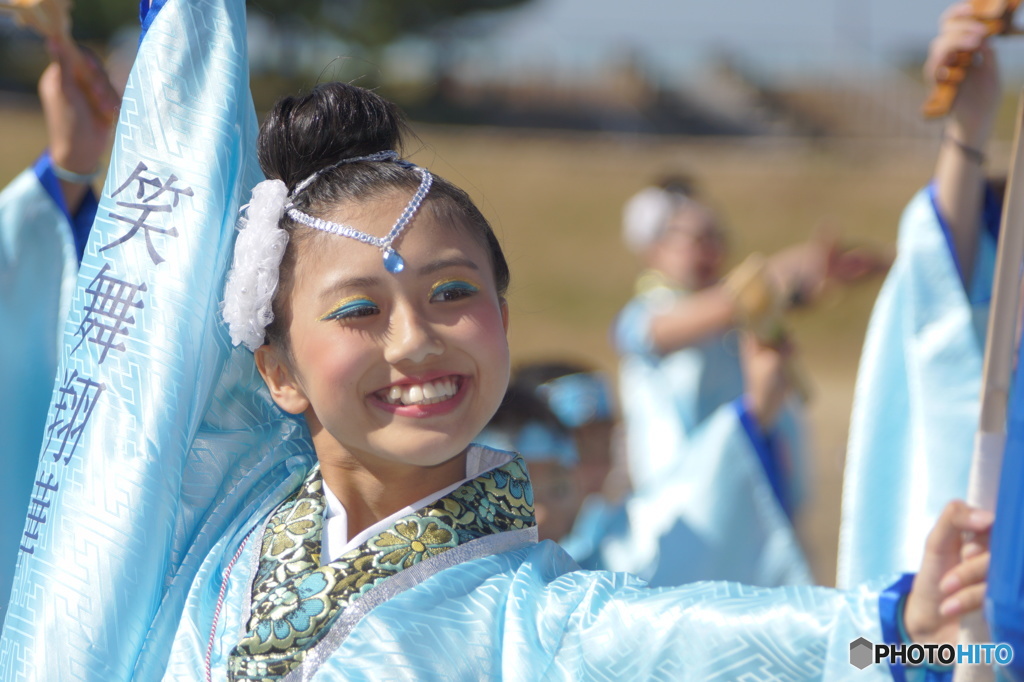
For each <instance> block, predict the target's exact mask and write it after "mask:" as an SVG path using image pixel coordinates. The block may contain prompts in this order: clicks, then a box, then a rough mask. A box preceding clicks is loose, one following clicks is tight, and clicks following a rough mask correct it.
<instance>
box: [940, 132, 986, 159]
mask: <svg viewBox="0 0 1024 682" xmlns="http://www.w3.org/2000/svg"><path fill="white" fill-rule="evenodd" d="M943 139H944V140H945V141H946V142H951V143H953V144H954V145H955V146H956V148H957V149H959V150H960V153H961V154H963V155H964V158H966V159H967V160H968V161H973V162H974V163H976V164H978V165H979V166H984V165H985V152H983V151H981V150H980V149H977V148H975V147H972V146H970V145H969V144H965V143H963V142H961V141H960V140H958V139H956V138H955V137H953V136H952V135H946V136H945V137H943Z"/></svg>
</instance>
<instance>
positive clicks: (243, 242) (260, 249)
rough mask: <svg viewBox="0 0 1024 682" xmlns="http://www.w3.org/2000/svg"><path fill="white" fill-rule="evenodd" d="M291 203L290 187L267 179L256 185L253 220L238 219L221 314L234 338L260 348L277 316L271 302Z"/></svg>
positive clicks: (249, 211) (251, 211)
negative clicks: (282, 225)
mask: <svg viewBox="0 0 1024 682" xmlns="http://www.w3.org/2000/svg"><path fill="white" fill-rule="evenodd" d="M288 204H289V201H288V188H287V187H286V186H285V184H284V182H282V181H281V180H264V181H263V182H261V183H259V184H258V185H256V186H255V187H253V188H252V200H251V201H250V202H249V204H248V205H247V206H243V207H242V208H243V209H247V217H248V220H245V219H240V220H239V225H240V226H239V233H238V237H237V238H236V239H235V255H234V261H233V262H232V263H231V272H229V273H228V281H227V285H226V286H225V287H224V304H223V309H222V315H223V317H224V322H226V323H227V325H228V331H229V332H230V334H231V343H232V344H233V345H235V346H237V345H238V344H240V343H244V344H245V346H246V347H247V348H248V349H249V350H251V351H253V352H255V351H256V349H257V348H259V347H260V346H262V345H263V343H264V341H265V339H266V327H267V325H268V324H270V323H271V322H273V321H274V311H273V310H272V305H273V302H274V294H275V293H276V292H277V282H278V274H279V272H280V267H281V259H282V258H283V257H284V250H285V246H287V245H288V233H287V232H286V231H284V230H282V229H281V228H280V227H278V224H279V223H280V222H281V216H282V215H284V211H285V209H286V208H287V206H288Z"/></svg>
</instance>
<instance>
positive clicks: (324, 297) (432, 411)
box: [257, 192, 509, 471]
mask: <svg viewBox="0 0 1024 682" xmlns="http://www.w3.org/2000/svg"><path fill="white" fill-rule="evenodd" d="M408 199H409V198H408V196H406V195H405V193H402V192H396V193H393V194H391V195H389V196H388V197H387V198H384V199H376V200H371V201H369V202H365V203H361V204H345V205H342V206H339V207H338V208H337V209H336V211H335V212H334V213H333V214H331V215H329V216H327V217H328V218H329V219H331V220H333V221H335V222H339V223H343V224H348V225H352V226H355V227H356V229H359V230H362V231H363V232H366V233H368V234H371V235H373V236H383V235H385V234H387V232H388V231H389V230H390V229H391V226H392V225H393V224H394V222H395V220H396V218H397V217H398V215H399V214H400V213H401V212H402V210H403V209H404V208H405V205H406V203H407V202H408ZM394 246H395V247H397V250H398V251H399V253H400V254H401V256H402V258H403V259H404V260H405V269H404V270H403V271H402V272H399V273H397V274H392V273H389V272H388V271H387V270H385V269H384V265H383V262H382V260H381V252H380V250H379V249H377V248H375V247H373V246H370V245H367V244H363V243H360V242H357V241H355V240H353V239H349V238H346V237H337V236H330V237H327V238H319V239H310V240H307V241H305V242H303V243H302V244H301V245H300V249H301V250H300V252H299V253H298V259H297V265H296V269H295V277H294V284H293V288H292V291H291V295H290V299H289V305H290V313H291V319H290V322H289V324H288V328H287V333H288V339H289V343H290V347H291V353H290V356H289V354H288V353H287V352H286V351H284V350H283V349H280V348H274V347H268V346H264V347H263V348H261V349H260V350H259V351H258V353H261V354H263V356H264V357H263V358H262V359H260V358H259V357H258V359H257V362H258V364H259V365H260V371H261V373H263V375H264V378H265V379H267V383H268V386H270V388H271V392H272V394H273V395H274V399H275V401H276V402H277V403H278V405H280V406H281V407H282V408H283V409H285V410H286V411H288V412H291V413H293V414H298V413H304V414H305V416H306V419H307V422H308V423H309V426H310V430H311V432H312V435H313V440H314V444H315V446H316V449H317V455H318V457H319V458H320V459H321V461H322V462H323V461H324V458H325V457H327V458H330V459H331V460H332V461H335V462H338V463H342V464H346V465H356V466H362V467H364V468H369V469H374V470H381V467H384V469H385V470H386V469H388V468H389V467H390V468H392V470H393V468H394V467H399V468H402V469H403V470H406V471H408V470H407V469H405V468H406V467H433V466H436V465H439V464H443V463H445V462H448V461H449V460H451V459H452V458H454V457H456V456H457V455H459V454H460V453H462V452H463V450H464V449H465V448H466V446H467V445H468V444H469V443H470V441H471V440H472V439H473V438H474V437H475V436H476V435H477V434H478V433H479V432H480V430H481V429H483V427H484V425H485V424H486V423H487V421H488V420H489V419H490V418H491V416H492V415H493V414H494V412H495V410H497V408H498V405H499V404H500V402H501V399H502V396H503V395H504V393H505V388H506V386H507V384H508V376H509V351H508V342H507V337H506V332H507V328H508V308H507V306H506V303H505V301H504V299H503V298H501V297H499V295H498V293H497V291H496V288H495V284H494V275H493V272H492V267H491V261H490V258H489V255H488V252H487V250H486V249H485V248H484V246H482V245H481V244H480V243H479V242H478V241H477V240H476V239H474V238H473V237H472V236H471V235H470V234H469V233H468V232H467V231H465V230H463V229H460V228H459V227H456V226H452V225H447V224H441V223H439V222H438V220H437V219H436V218H435V217H434V215H433V213H432V211H430V210H429V208H428V207H427V206H424V207H423V209H421V210H420V211H419V212H418V213H417V215H416V217H415V218H414V220H413V222H412V223H411V224H410V225H409V226H408V227H407V228H406V230H405V231H404V232H403V233H402V236H401V237H400V238H399V240H398V241H397V242H396V243H395V245H394ZM336 458H340V459H336Z"/></svg>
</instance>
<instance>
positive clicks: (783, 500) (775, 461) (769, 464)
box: [732, 396, 793, 520]
mask: <svg viewBox="0 0 1024 682" xmlns="http://www.w3.org/2000/svg"><path fill="white" fill-rule="evenodd" d="M732 405H733V408H735V410H736V415H737V416H738V417H739V419H740V424H742V425H743V430H744V431H746V433H747V437H748V438H749V439H750V444H751V445H752V446H754V452H756V453H757V458H758V459H759V460H760V461H761V466H762V467H763V468H764V475H765V477H766V478H767V479H768V483H769V484H770V485H771V487H772V492H774V493H775V499H776V500H778V502H779V506H780V507H782V511H784V512H785V513H786V516H787V517H788V518H789V519H790V520H792V518H793V510H792V509H791V508H790V504H789V500H788V499H787V498H788V496H787V495H786V485H785V480H784V477H783V471H782V462H781V461H780V460H781V457H780V455H781V453H780V452H779V443H778V438H777V437H776V434H774V433H765V432H764V431H763V430H762V429H761V425H760V424H758V423H757V419H756V418H755V417H754V414H753V413H752V412H751V411H750V407H749V406H748V405H747V400H746V396H740V397H739V398H736V399H735V400H733V402H732Z"/></svg>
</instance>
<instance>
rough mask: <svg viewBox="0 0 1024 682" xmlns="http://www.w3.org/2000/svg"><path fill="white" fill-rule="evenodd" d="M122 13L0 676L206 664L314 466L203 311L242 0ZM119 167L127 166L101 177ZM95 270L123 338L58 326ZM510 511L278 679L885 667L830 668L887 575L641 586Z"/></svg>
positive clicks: (415, 573) (246, 182)
mask: <svg viewBox="0 0 1024 682" xmlns="http://www.w3.org/2000/svg"><path fill="white" fill-rule="evenodd" d="M145 16H146V18H145V23H144V26H146V27H147V28H148V30H147V32H146V34H145V37H144V39H143V42H142V47H141V50H140V55H139V58H138V61H137V63H136V65H135V67H134V69H133V71H132V74H131V77H130V79H129V85H128V90H127V92H126V95H125V99H124V105H123V106H122V109H121V118H120V121H119V125H118V132H117V136H116V143H115V151H114V155H113V159H112V165H111V171H110V174H109V176H108V177H109V180H108V183H107V186H106V187H105V188H104V191H103V196H102V199H101V204H100V211H99V217H98V220H97V224H96V226H95V227H94V230H93V234H92V237H91V239H90V242H89V246H88V248H87V252H86V257H85V260H84V261H83V265H82V272H81V274H80V276H79V279H78V283H77V286H76V293H75V304H74V306H73V309H72V312H71V314H70V317H69V321H68V323H67V326H66V328H65V339H66V343H65V349H64V353H63V355H62V358H61V366H60V368H59V370H58V372H59V374H58V376H59V380H58V389H59V390H58V391H57V392H56V393H55V395H54V400H53V402H52V404H51V409H50V417H49V419H50V421H55V420H57V419H59V420H61V421H60V422H59V423H60V424H61V427H60V429H57V431H58V433H56V434H55V435H54V438H53V439H51V441H50V442H48V443H47V444H46V446H45V449H44V451H43V454H42V458H41V462H40V466H39V470H38V472H37V484H36V487H35V491H34V501H33V507H32V508H31V509H32V511H33V513H34V516H32V515H30V516H29V518H28V521H27V523H26V525H25V532H24V534H23V539H22V544H23V546H24V547H25V549H23V551H22V553H21V556H20V560H19V566H18V572H17V575H16V579H15V585H14V590H13V593H12V601H11V609H10V611H9V613H8V615H7V618H6V620H5V622H4V630H3V635H2V639H0V678H2V679H4V680H12V681H15V680H47V681H50V680H80V681H83V682H90V681H93V680H95V681H97V682H99V681H102V682H118V681H121V680H129V679H137V680H147V681H148V680H157V679H161V678H162V679H168V680H196V679H218V680H219V679H224V676H225V665H226V659H227V656H228V655H229V653H230V651H231V650H232V648H233V647H234V646H235V645H236V644H237V643H238V641H239V640H240V638H241V637H242V635H243V632H242V624H243V623H245V622H246V611H247V610H248V609H249V605H250V592H249V576H250V575H251V571H252V569H253V566H254V561H255V559H256V556H255V553H256V552H257V551H258V548H259V547H260V545H261V542H260V537H261V536H260V534H259V533H260V531H261V529H262V528H263V525H264V523H265V522H266V520H267V518H268V517H269V515H270V514H271V512H273V511H274V510H275V509H277V508H278V506H279V505H280V504H281V503H282V502H283V501H284V500H285V499H286V498H287V497H288V496H289V495H290V494H291V493H292V492H293V491H294V490H296V489H297V488H298V486H299V485H300V484H301V483H302V481H303V480H304V479H305V478H306V476H307V473H308V472H309V471H310V468H311V467H312V466H313V464H314V461H315V459H314V456H313V451H312V448H311V444H310V440H309V435H308V433H307V432H306V429H305V427H304V426H303V424H302V423H301V422H299V421H297V420H295V419H294V418H292V417H291V416H289V415H286V414H285V413H283V412H282V411H281V410H279V409H278V408H277V407H276V406H274V404H273V402H272V401H271V400H270V398H269V396H268V394H267V391H266V389H265V388H264V387H263V386H262V382H261V381H260V379H259V376H258V375H257V373H256V372H255V370H254V363H253V361H252V357H251V354H250V353H249V352H248V351H246V350H244V349H234V350H231V349H230V346H229V343H228V339H227V334H226V331H225V329H224V328H223V325H222V324H221V323H220V321H219V319H218V317H219V313H218V309H219V300H220V297H221V290H222V286H223V279H224V275H225V270H226V268H227V263H228V260H229V256H230V250H231V245H232V240H233V236H234V231H233V226H234V219H235V215H236V213H237V210H238V207H239V205H240V204H241V203H242V202H243V200H244V199H245V198H247V193H248V189H249V188H250V187H251V186H252V185H254V184H255V182H256V181H257V180H258V179H259V176H258V174H257V173H256V172H255V166H254V165H253V158H252V157H253V141H254V139H255V132H256V126H255V117H254V116H253V112H252V104H251V101H250V98H249V94H248V89H247V87H246V86H247V80H248V79H247V71H246V46H245V20H244V6H243V3H242V2H241V0H195V1H193V2H190V3H185V2H181V1H179V0H168V1H167V3H166V4H164V5H162V9H160V10H159V13H157V12H155V11H153V10H150V11H149V13H148V14H147V15H145ZM154 17H155V18H154ZM140 164H143V165H145V170H144V171H143V170H140ZM172 176H173V178H174V181H173V182H172ZM140 177H141V178H144V179H146V180H149V181H152V182H147V183H144V186H143V187H142V190H143V191H142V193H141V194H140V195H139V196H136V192H135V191H132V192H131V193H130V194H129V195H128V196H127V197H125V196H123V194H122V193H123V192H124V191H126V189H125V188H126V187H132V188H133V190H134V189H136V188H137V185H136V184H135V183H136V182H137V181H138V180H139V178H140ZM126 183H127V185H126ZM186 188H187V189H188V190H189V191H190V192H191V193H190V194H188V193H185V192H184V190H185V189H186ZM158 189H159V190H160V191H159V192H158V193H157V194H153V192H157V190H158ZM172 195H173V196H172ZM147 197H148V198H149V201H148V202H147V201H140V199H142V200H144V199H146V198H147ZM174 197H177V199H178V202H177V203H176V204H175V203H173V199H174ZM157 201H159V202H160V203H159V204H156V203H155V202H157ZM140 204H146V206H139V205H140ZM132 205H134V206H135V208H134V209H133V208H132ZM157 205H159V206H168V207H169V210H166V211H160V212H159V213H158V212H156V211H155V209H154V207H155V206H157ZM147 207H148V210H150V213H149V214H147V221H148V222H147V223H146V224H147V225H149V226H150V228H151V229H150V230H147V231H146V233H145V234H143V232H142V230H143V228H141V227H140V228H139V230H138V231H137V232H136V233H135V235H134V236H127V235H129V232H130V231H131V225H132V224H135V223H132V222H128V223H126V222H125V220H124V218H128V219H129V220H131V219H132V218H135V219H137V218H139V217H140V216H141V215H142V213H143V212H145V211H146V210H147ZM172 227H173V228H174V230H173V232H174V233H172V229H171V228H172ZM413 229H415V228H413ZM175 233H176V234H175ZM147 237H148V239H147ZM43 274H45V273H41V276H42V275H43ZM112 278H116V279H118V281H120V282H121V283H122V285H120V286H119V287H118V288H116V292H117V297H118V300H120V301H123V302H124V304H123V307H122V309H121V313H123V315H124V319H122V320H121V322H122V323H123V326H124V329H125V331H124V333H122V334H119V335H118V336H117V341H118V342H119V343H121V342H123V348H118V347H115V346H116V345H117V344H114V343H112V342H111V343H108V344H105V343H102V342H101V341H88V340H87V339H86V340H82V339H79V338H78V337H77V336H76V331H77V330H78V329H79V327H80V326H81V324H82V321H83V319H84V318H85V317H86V315H87V314H88V313H89V311H88V308H94V306H90V305H88V304H89V302H90V301H92V300H93V299H94V298H95V297H97V296H100V294H99V293H89V292H90V291H92V292H98V291H103V292H106V294H107V295H113V293H114V291H115V289H109V288H104V289H100V288H99V286H98V285H99V284H104V285H106V284H110V280H111V279H112ZM142 285H145V288H144V289H143V288H142ZM108 302H109V301H108ZM135 303H141V304H142V305H140V306H136V305H134V304H135ZM127 308H130V309H131V310H127ZM128 313H131V314H132V315H133V316H134V320H133V321H132V322H130V323H129V322H128V321H127V315H128ZM93 314H95V312H93ZM115 326H116V325H115ZM100 338H101V339H103V340H106V341H108V342H109V341H112V340H111V339H110V338H108V337H100ZM77 341H82V343H81V344H79V345H78V346H77V348H76V347H75V344H74V343H73V342H77ZM60 389H64V390H65V391H71V390H72V389H73V390H74V395H73V396H72V395H71V394H70V393H67V392H63V393H62V392H61V390H60ZM76 406H77V409H76ZM55 423H57V422H55ZM65 427H66V428H65ZM55 455H56V456H55ZM525 485H526V486H527V487H528V481H527V482H526V483H525ZM532 530H533V529H532V528H525V529H523V530H515V531H505V532H497V533H494V534H490V535H486V536H483V537H481V538H479V539H480V541H481V542H479V543H477V544H474V543H475V542H476V541H473V542H469V543H467V544H465V545H460V546H458V547H455V548H453V549H451V550H449V551H448V552H446V553H444V554H440V555H438V556H436V557H434V558H432V559H429V560H424V561H420V562H419V563H417V564H415V565H413V566H412V567H411V568H406V569H405V570H403V571H401V572H399V573H397V574H396V575H394V576H391V577H389V578H388V579H387V580H386V581H384V582H383V583H381V584H380V585H379V587H380V589H379V590H378V589H377V588H376V587H375V588H374V589H375V590H376V591H374V590H370V591H369V592H366V593H365V594H363V595H362V596H361V597H360V598H358V599H356V600H355V601H354V602H352V604H351V605H350V606H349V607H348V610H346V611H344V612H342V615H341V616H340V617H339V618H338V619H337V620H335V621H333V622H332V623H331V625H330V631H329V632H328V633H327V636H325V637H324V638H323V639H322V641H321V642H320V644H318V646H317V648H316V649H315V650H312V651H311V652H310V655H308V656H307V657H306V659H305V662H304V664H303V666H304V667H303V668H301V669H300V670H298V671H297V675H296V677H295V679H314V678H315V679H351V680H358V679H380V678H381V677H387V678H390V679H414V680H424V679H442V678H443V679H452V678H456V679H478V678H480V677H498V676H499V675H500V676H504V677H507V678H508V679H511V680H530V681H533V680H539V679H566V680H569V679H611V678H612V677H614V678H616V679H622V678H627V679H628V678H630V677H635V678H637V679H700V680H707V679H735V678H737V677H744V676H746V677H749V678H752V679H755V678H756V679H767V678H775V679H829V680H842V679H847V678H849V679H856V680H864V679H885V678H887V677H888V671H887V669H886V668H884V667H881V666H875V667H873V668H871V669H869V670H868V671H866V672H864V673H861V672H859V671H857V670H856V669H855V668H853V667H852V666H851V665H850V664H849V663H848V652H849V644H850V641H851V640H853V639H855V638H856V637H859V636H863V637H866V638H868V639H870V640H872V641H875V642H880V641H883V638H885V639H887V640H890V641H891V638H892V637H894V636H895V635H894V634H893V633H894V632H895V629H894V628H895V622H896V612H897V608H896V606H897V605H898V603H899V599H900V592H899V590H897V591H895V592H892V593H889V592H886V593H882V596H881V597H880V595H879V592H878V591H876V590H873V589H868V588H862V589H858V590H854V591H850V592H845V593H843V592H836V591H832V590H826V589H821V588H810V587H794V588H788V589H782V590H763V589H757V588H750V587H744V586H741V585H737V584H731V583H703V584H697V585H692V586H688V587H685V588H675V589H670V590H662V591H658V590H649V589H647V588H644V587H643V586H642V585H641V584H640V583H639V582H638V581H637V580H636V579H635V578H631V577H628V576H625V575H622V574H612V573H589V572H583V571H578V570H576V568H577V567H576V566H575V564H573V563H572V561H571V560H570V559H569V558H568V557H567V556H566V555H565V554H564V553H563V552H562V551H561V550H559V549H557V548H556V547H555V546H554V545H552V544H551V543H541V544H537V543H535V542H534V539H533V535H532ZM905 582H906V581H904V582H903V583H901V585H902V587H901V588H900V589H902V590H903V591H904V592H905V588H906V585H905ZM321 644H322V646H320V645H321Z"/></svg>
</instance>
